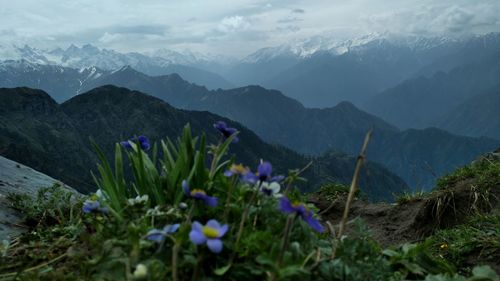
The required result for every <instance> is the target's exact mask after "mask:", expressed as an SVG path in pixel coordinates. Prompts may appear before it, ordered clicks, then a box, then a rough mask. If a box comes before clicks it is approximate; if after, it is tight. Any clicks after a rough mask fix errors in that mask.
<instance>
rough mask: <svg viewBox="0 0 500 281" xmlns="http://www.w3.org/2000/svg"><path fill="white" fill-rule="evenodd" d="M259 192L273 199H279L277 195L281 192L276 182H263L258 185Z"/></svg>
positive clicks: (279, 195)
mask: <svg viewBox="0 0 500 281" xmlns="http://www.w3.org/2000/svg"><path fill="white" fill-rule="evenodd" d="M260 190H261V191H262V192H264V194H267V195H269V196H271V195H272V196H274V197H281V194H279V192H280V190H281V186H280V184H279V183H277V182H271V183H268V182H263V183H262V184H261V185H260Z"/></svg>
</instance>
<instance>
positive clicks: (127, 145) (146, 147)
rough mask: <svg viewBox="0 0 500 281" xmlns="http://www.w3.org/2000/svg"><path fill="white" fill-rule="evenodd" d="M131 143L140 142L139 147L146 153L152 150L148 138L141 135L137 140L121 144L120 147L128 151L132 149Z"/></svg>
mask: <svg viewBox="0 0 500 281" xmlns="http://www.w3.org/2000/svg"><path fill="white" fill-rule="evenodd" d="M131 142H132V143H135V142H138V143H139V147H140V148H141V149H142V150H144V151H148V150H149V149H150V148H151V143H150V142H149V139H148V137H146V136H143V135H141V136H139V137H137V138H133V139H131V140H128V141H122V142H120V145H121V146H123V147H124V148H126V149H132V144H131Z"/></svg>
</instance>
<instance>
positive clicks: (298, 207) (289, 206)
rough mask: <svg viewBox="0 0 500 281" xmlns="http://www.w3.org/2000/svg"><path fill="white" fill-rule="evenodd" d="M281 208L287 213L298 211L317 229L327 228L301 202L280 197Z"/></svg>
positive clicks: (323, 229)
mask: <svg viewBox="0 0 500 281" xmlns="http://www.w3.org/2000/svg"><path fill="white" fill-rule="evenodd" d="M279 210H280V211H281V212H283V213H285V214H292V213H296V214H298V215H299V216H300V217H301V218H302V219H303V220H304V221H305V222H306V223H307V224H309V226H311V228H312V229H314V230H315V231H317V232H323V231H325V228H324V227H323V226H322V225H321V224H320V223H319V221H318V220H316V219H315V218H314V217H313V212H312V211H311V210H309V209H308V208H307V207H306V206H305V205H304V204H302V203H300V202H294V203H292V202H290V200H288V198H286V197H285V196H283V197H281V198H280V199H279Z"/></svg>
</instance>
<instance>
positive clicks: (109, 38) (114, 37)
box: [98, 32, 123, 44]
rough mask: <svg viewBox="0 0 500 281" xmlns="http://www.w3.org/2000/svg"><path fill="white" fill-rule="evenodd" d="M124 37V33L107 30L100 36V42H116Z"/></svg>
mask: <svg viewBox="0 0 500 281" xmlns="http://www.w3.org/2000/svg"><path fill="white" fill-rule="evenodd" d="M121 39H123V35H121V34H116V33H112V34H111V33H108V32H105V33H104V34H103V35H102V36H101V37H100V38H99V40H98V41H99V42H101V43H105V44H109V43H113V42H116V41H119V40H121Z"/></svg>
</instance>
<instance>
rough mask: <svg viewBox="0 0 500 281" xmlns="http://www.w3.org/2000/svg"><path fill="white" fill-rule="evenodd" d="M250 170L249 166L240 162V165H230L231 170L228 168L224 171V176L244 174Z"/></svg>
mask: <svg viewBox="0 0 500 281" xmlns="http://www.w3.org/2000/svg"><path fill="white" fill-rule="evenodd" d="M248 172H250V169H249V168H248V167H245V166H243V165H241V164H238V165H236V164H232V165H231V167H229V170H226V171H225V172H224V176H226V177H232V176H233V175H240V176H244V175H246V174H247V173H248Z"/></svg>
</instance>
